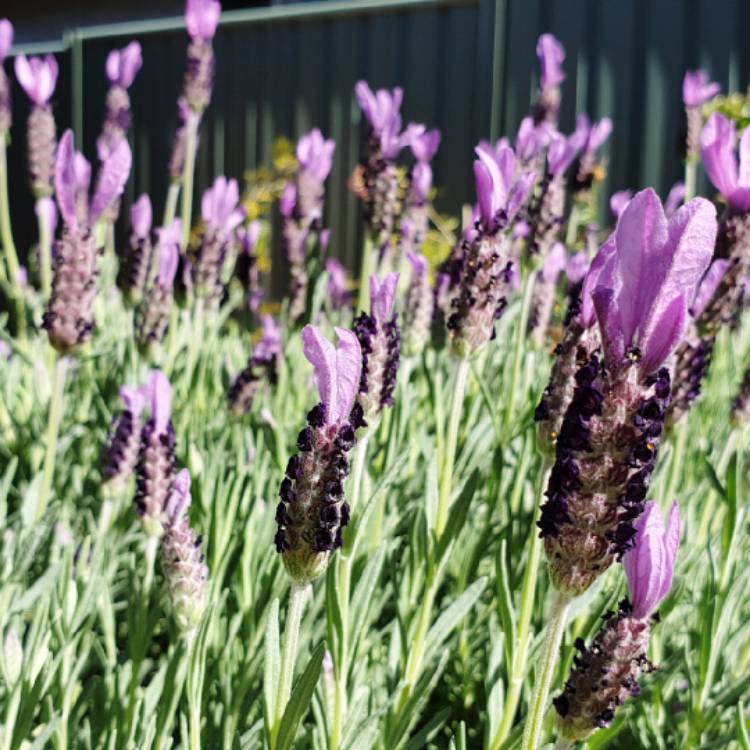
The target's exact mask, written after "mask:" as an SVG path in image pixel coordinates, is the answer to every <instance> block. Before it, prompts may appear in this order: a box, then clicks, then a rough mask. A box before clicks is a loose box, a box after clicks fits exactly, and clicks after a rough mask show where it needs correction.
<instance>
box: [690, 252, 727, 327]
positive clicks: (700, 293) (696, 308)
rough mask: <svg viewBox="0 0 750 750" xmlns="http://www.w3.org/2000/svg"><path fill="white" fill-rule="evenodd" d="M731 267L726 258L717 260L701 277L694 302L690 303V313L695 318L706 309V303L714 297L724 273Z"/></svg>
mask: <svg viewBox="0 0 750 750" xmlns="http://www.w3.org/2000/svg"><path fill="white" fill-rule="evenodd" d="M728 268H729V261H728V260H725V259H721V258H720V259H718V260H715V261H714V262H713V263H712V264H711V265H710V266H709V269H708V271H706V273H705V275H704V276H703V278H702V279H701V283H700V284H698V290H697V291H696V293H695V297H694V298H693V302H692V304H691V305H690V310H689V312H690V314H691V315H692V316H693V317H694V318H698V317H699V316H700V314H701V313H702V312H703V311H704V310H705V309H706V305H708V303H709V302H710V301H711V300H712V299H713V297H714V294H715V293H716V290H717V289H718V287H719V284H720V283H721V280H722V279H723V278H724V274H725V273H726V272H727V269H728Z"/></svg>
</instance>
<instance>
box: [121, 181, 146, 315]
mask: <svg viewBox="0 0 750 750" xmlns="http://www.w3.org/2000/svg"><path fill="white" fill-rule="evenodd" d="M151 225H152V211H151V200H150V198H149V197H148V195H146V194H145V193H144V194H143V195H141V196H140V198H138V200H137V201H135V203H133V205H132V206H131V208H130V238H129V240H128V244H127V245H126V246H125V249H124V252H123V255H122V258H121V261H120V267H119V270H118V272H117V285H118V287H119V288H120V290H121V291H122V293H123V295H124V297H125V299H126V300H127V301H128V303H130V304H131V305H136V304H138V303H139V302H140V301H141V299H143V295H144V293H145V291H146V286H147V284H148V281H149V275H150V272H151V256H152V254H153V248H152V245H151Z"/></svg>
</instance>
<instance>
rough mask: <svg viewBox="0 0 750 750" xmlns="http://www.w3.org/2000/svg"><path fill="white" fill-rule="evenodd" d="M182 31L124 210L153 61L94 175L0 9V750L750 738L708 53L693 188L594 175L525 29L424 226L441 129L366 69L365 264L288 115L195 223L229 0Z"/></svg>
mask: <svg viewBox="0 0 750 750" xmlns="http://www.w3.org/2000/svg"><path fill="white" fill-rule="evenodd" d="M185 23H186V30H187V37H186V47H187V67H186V71H185V76H184V85H183V88H182V91H181V92H180V93H179V95H178V93H177V92H175V96H176V98H178V108H179V114H180V123H181V124H180V127H179V128H178V131H177V133H176V134H175V137H174V143H173V149H172V151H171V154H170V157H169V162H168V164H165V165H164V168H165V169H167V170H168V174H169V177H170V180H169V182H170V185H169V189H168V193H167V195H166V196H160V195H154V194H153V193H149V192H145V193H142V194H140V195H138V197H137V199H136V200H135V201H134V202H133V203H132V205H129V203H128V202H127V201H129V200H131V198H130V196H131V195H132V193H133V192H134V191H128V190H126V185H127V182H128V180H131V174H130V172H131V165H132V164H136V165H138V164H139V162H138V149H139V148H141V147H142V144H140V143H131V141H130V130H129V129H130V124H131V120H132V117H133V112H137V109H134V110H133V111H131V108H130V94H129V89H130V87H131V85H132V84H133V82H134V79H135V77H136V75H138V76H139V77H140V79H139V81H138V85H139V86H148V83H149V76H150V75H151V71H153V70H154V67H155V66H157V65H158V64H159V61H158V60H154V59H149V56H148V55H146V54H145V53H142V51H141V48H140V45H139V42H138V40H132V41H130V42H129V43H128V44H127V45H126V46H123V47H121V48H118V49H115V50H113V51H112V52H111V54H110V55H109V56H108V58H107V62H106V68H105V69H104V70H102V71H101V76H102V80H103V81H105V82H106V83H107V85H108V93H107V98H106V102H98V103H96V104H95V106H97V107H100V109H99V110H97V111H103V112H104V122H103V125H102V128H101V132H100V134H99V137H98V139H97V141H96V146H97V148H96V154H95V156H96V157H97V159H98V166H96V167H95V168H94V170H93V180H92V167H91V164H90V162H89V161H88V159H89V158H91V157H92V154H87V155H84V154H82V153H79V152H77V151H76V149H75V145H74V134H73V133H72V131H65V132H63V133H61V135H60V137H59V140H58V137H57V129H56V126H55V120H54V105H55V104H56V101H55V98H54V95H53V93H54V89H55V80H56V75H57V63H56V62H55V60H54V58H51V57H50V58H46V59H40V58H31V59H27V58H25V57H23V56H21V55H18V56H16V57H15V61H14V65H13V66H11V65H10V64H9V61H8V60H6V58H7V57H8V56H9V51H10V46H11V41H12V36H13V30H12V26H11V24H10V22H9V21H5V20H2V21H0V156H2V159H0V242H1V243H2V256H1V258H0V261H1V262H0V293H2V295H3V305H2V306H1V307H0V310H1V312H0V320H1V321H2V329H1V330H0V391H1V393H2V398H1V399H0V456H2V461H0V526H2V534H0V559H2V565H1V566H0V750H6V749H7V750H11V749H12V750H16V749H17V748H29V749H30V750H31V749H33V748H38V747H47V746H52V747H54V748H58V749H59V750H64V749H66V748H79V747H80V748H120V747H122V748H164V750H166V748H170V747H173V748H177V747H181V748H189V750H198V749H199V748H206V749H209V748H219V747H224V748H268V749H269V750H292V749H293V748H297V749H298V750H301V749H302V748H316V749H319V750H324V749H325V750H369V749H370V748H379V749H380V748H382V749H384V750H417V749H418V748H451V749H454V750H468V749H469V748H485V749H486V750H503V749H507V750H510V748H521V749H522V750H536V749H537V748H539V747H542V746H543V745H544V744H545V743H554V745H553V746H555V747H557V748H560V749H561V750H562V749H563V748H571V747H574V746H581V747H582V746H583V744H582V743H587V746H588V747H589V748H591V750H595V749H596V748H603V747H612V748H635V747H642V748H647V747H648V748H650V747H658V748H682V747H684V748H713V747H727V748H729V747H740V748H746V747H750V739H748V735H749V734H750V727H749V725H748V719H747V717H746V701H747V695H748V691H749V690H750V678H748V673H749V669H748V667H749V662H750V647H749V644H750V629H749V627H748V624H747V622H748V619H749V618H750V597H749V596H748V594H747V590H748V571H747V569H746V568H747V566H743V564H742V563H743V561H744V559H745V558H746V557H747V553H748V543H747V538H746V536H745V532H746V528H747V509H746V505H747V503H746V501H745V492H744V488H745V487H746V486H747V468H746V467H747V442H746V425H747V422H748V419H749V418H750V406H749V404H750V375H749V374H748V372H750V368H748V367H747V358H748V353H749V352H750V338H749V337H748V327H747V313H746V310H745V308H746V300H747V294H746V289H747V284H748V278H747V277H748V273H750V266H749V265H748V257H749V256H748V246H749V243H750V235H749V234H748V232H749V231H750V223H748V216H749V215H750V214H749V213H748V212H749V211H750V130H748V129H745V130H744V131H743V132H739V130H740V126H741V124H742V123H740V126H738V124H737V123H736V122H735V121H734V120H733V119H732V118H731V117H730V116H729V113H728V112H727V111H726V109H723V110H722V109H721V108H720V105H719V104H717V103H716V101H715V97H716V95H717V93H718V87H717V86H716V85H715V84H712V83H711V82H710V78H709V76H708V74H707V73H705V72H703V71H698V72H689V73H688V74H687V75H686V78H685V86H684V91H683V95H684V104H685V107H686V126H687V137H688V142H687V146H688V148H687V159H686V164H685V167H686V171H685V182H684V183H678V184H677V185H676V186H675V187H674V188H673V189H672V191H671V192H670V193H669V195H668V196H666V198H665V200H664V202H662V199H661V198H660V197H659V196H658V195H657V194H656V192H655V191H654V190H652V189H651V188H649V187H648V186H630V188H628V187H627V186H616V187H618V188H621V189H620V190H618V191H617V192H616V193H615V194H613V195H612V196H611V200H607V197H608V196H604V195H603V189H604V185H605V183H604V181H603V175H604V173H605V171H606V164H607V149H608V138H609V136H610V132H611V131H612V123H611V121H610V120H609V119H608V118H606V117H603V118H601V119H599V120H596V121H594V120H593V119H591V118H590V117H589V116H588V115H587V114H585V113H579V114H578V117H577V118H576V120H575V129H574V130H573V131H572V132H568V133H564V132H562V130H561V122H563V121H564V120H565V117H564V116H563V117H562V118H561V113H564V112H565V111H566V110H565V108H564V107H562V108H561V105H562V104H563V96H565V95H566V89H565V85H566V84H565V82H566V75H570V71H568V73H567V74H566V70H565V60H566V56H565V50H564V49H563V47H562V45H561V43H560V42H559V41H558V40H557V39H555V38H554V37H553V36H551V35H550V34H544V35H542V37H541V38H540V40H539V44H538V47H537V53H538V56H539V62H540V76H539V91H538V92H537V93H536V94H535V95H534V96H533V97H532V102H531V103H530V111H529V113H528V115H527V116H526V117H524V118H523V119H522V120H521V122H520V123H518V130H517V132H515V133H514V135H513V138H512V140H510V139H509V138H501V139H499V140H498V141H497V142H494V143H491V142H489V141H482V142H480V143H479V144H477V146H476V148H475V150H474V152H473V154H472V152H470V151H468V150H467V153H466V155H465V156H466V168H467V174H471V173H472V170H473V175H474V179H475V194H474V195H467V196H465V200H466V201H467V206H466V210H462V207H460V206H454V213H455V214H459V213H462V214H463V216H464V217H465V220H464V221H463V222H458V221H453V223H451V222H449V221H444V220H443V218H442V217H441V216H440V215H439V214H437V213H436V211H435V207H434V205H433V199H434V197H435V196H436V195H440V192H441V189H442V188H443V184H442V182H441V174H440V169H439V165H440V161H439V159H438V160H435V157H436V155H437V153H438V150H439V148H440V146H441V134H440V132H439V131H437V130H436V129H433V128H431V127H430V124H429V123H427V124H421V123H407V124H406V125H404V123H403V121H402V115H401V109H402V105H404V100H405V99H406V100H407V102H408V97H409V92H408V91H406V92H405V91H403V90H402V89H400V88H392V89H373V88H371V87H370V86H369V85H368V84H367V83H366V82H365V81H360V82H359V83H357V84H356V89H355V90H354V91H353V92H352V102H351V104H352V106H355V107H356V106H360V107H361V109H362V112H363V125H362V132H361V133H356V132H354V133H352V135H351V138H352V139H354V138H357V137H360V138H361V142H362V144H363V150H362V160H361V164H360V166H359V168H358V169H357V171H356V173H355V174H354V175H352V177H351V179H350V181H349V182H350V186H351V187H352V189H353V192H354V193H355V194H356V196H357V197H358V198H359V200H360V202H361V207H362V216H363V229H364V233H363V237H362V238H361V247H360V248H359V250H360V251H361V258H362V261H363V262H362V268H361V269H360V273H359V278H357V277H355V276H353V275H352V271H353V270H354V269H347V268H345V267H344V265H343V264H342V263H341V262H340V260H339V259H337V258H335V257H333V256H332V255H331V253H330V250H329V247H330V245H329V240H330V232H329V230H328V229H327V228H326V227H327V224H326V219H327V218H328V209H327V191H328V190H329V188H330V186H331V184H333V183H334V181H335V180H340V179H341V175H340V172H338V171H336V170H335V169H334V163H335V160H336V158H337V153H338V150H337V144H336V143H334V141H333V140H331V139H329V138H326V137H325V136H324V134H323V132H321V130H319V129H317V128H313V129H311V130H309V132H307V133H304V134H302V135H301V137H300V138H299V140H298V141H297V142H296V144H294V143H290V145H289V149H288V153H287V155H286V162H285V163H284V166H283V168H280V169H278V170H276V171H272V170H269V174H271V175H272V176H271V178H268V176H267V175H266V177H263V176H262V175H261V174H260V172H258V173H255V174H254V176H253V178H252V180H251V181H250V184H248V185H247V186H245V188H244V190H243V187H242V186H241V184H240V183H239V182H238V181H237V180H238V177H240V175H239V174H236V175H234V176H233V177H232V176H227V175H215V176H214V175H212V176H211V187H210V188H209V189H208V190H207V191H206V192H205V193H204V194H203V196H201V201H200V211H199V212H197V213H196V214H195V215H193V213H194V212H193V174H194V170H195V157H196V146H197V142H198V138H199V136H200V135H201V122H202V118H203V115H204V113H205V111H206V110H207V108H208V107H210V106H211V96H212V90H213V78H214V73H215V71H219V70H221V67H220V66H219V67H217V66H216V60H215V54H214V49H213V42H212V40H213V38H214V35H215V33H216V31H217V27H218V26H219V24H220V7H219V4H218V3H217V2H216V1H215V0H188V2H187V8H186V17H185ZM14 72H15V76H16V78H17V79H18V81H19V83H20V84H21V86H22V87H23V89H24V90H25V92H26V94H27V95H28V97H29V99H30V109H29V112H28V113H27V112H24V113H23V115H21V116H28V137H27V138H26V142H24V143H12V144H10V143H9V142H8V138H7V134H8V132H9V125H10V118H11V114H12V113H11V111H10V97H9V91H10V83H11V81H12V76H13V75H14ZM677 95H678V96H679V92H678V94H677ZM87 106H88V104H87ZM92 106H93V105H92ZM404 106H405V105H404ZM714 110H717V111H714ZM405 111H406V110H405ZM571 114H572V113H571ZM16 115H17V116H18V113H16ZM514 125H515V123H514ZM79 135H80V134H79ZM203 137H206V134H205V133H204V134H203ZM446 142H450V139H447V140H446ZM8 148H13V149H19V151H21V152H24V153H27V154H28V174H27V175H26V176H24V175H11V176H10V177H12V180H11V182H10V183H9V175H8V173H7V160H6V158H5V156H6V151H7V149H8ZM165 160H166V157H165ZM701 162H702V164H703V165H704V167H705V171H706V172H707V175H708V177H709V179H710V181H711V183H712V185H713V187H714V188H715V189H716V190H717V191H720V193H721V195H722V198H721V199H720V200H714V199H715V198H716V196H715V195H707V196H705V197H696V195H695V191H696V185H697V184H698V183H697V181H696V170H697V168H698V166H699V163H701ZM138 177H139V182H138V186H139V188H140V187H141V181H140V180H141V179H142V178H141V177H140V175H138ZM24 179H27V181H30V182H31V187H32V190H33V193H34V197H35V200H36V214H37V217H38V221H39V246H38V253H37V251H36V249H35V248H20V251H21V252H20V258H21V259H22V260H24V261H25V259H26V258H29V259H31V261H32V262H30V264H29V265H30V268H31V269H32V270H33V271H38V273H29V274H26V273H25V269H24V267H22V265H21V262H20V260H19V255H18V252H17V249H16V247H15V245H14V243H13V235H12V223H11V221H10V218H11V216H13V218H14V219H15V218H16V217H15V214H11V212H10V209H12V208H13V207H14V205H13V204H14V200H13V196H14V191H17V190H20V189H22V187H19V185H20V186H22V185H23V181H24ZM264 180H265V181H264ZM9 184H11V185H12V186H13V191H11V192H10V193H9V191H8V190H7V186H8V185H9ZM259 195H263V196H265V198H264V199H263V200H261V199H259V198H258V196H259ZM269 196H270V197H269ZM180 198H181V199H182V200H181V201H180ZM121 202H122V209H123V210H122V211H121V210H120V208H121V206H120V203H121ZM276 203H277V204H278V205H275V204H276ZM271 204H274V205H273V208H272V207H271ZM604 205H607V206H608V210H607V211H606V212H605V211H601V210H600V209H601V206H604ZM610 206H611V211H610V210H609V207H610ZM178 209H179V212H178ZM276 211H277V212H278V216H277V215H275V214H274V212H276ZM58 213H59V221H58ZM178 213H179V215H178ZM19 220H20V219H19ZM58 225H59V226H58ZM120 225H122V226H120ZM116 228H117V229H116ZM454 229H455V231H454ZM435 232H437V234H439V235H440V237H441V238H442V239H441V242H442V243H443V245H444V246H445V247H444V250H445V251H446V252H445V253H444V256H445V257H441V258H438V257H437V253H436V252H435V246H434V240H433V238H434V233H435ZM274 234H275V236H274ZM34 258H38V262H35V261H33V259H34ZM271 263H273V264H277V268H278V267H279V266H280V267H282V268H286V269H287V271H288V273H287V275H286V280H287V281H288V284H287V290H288V293H287V296H286V298H285V299H283V300H281V301H280V304H279V300H275V299H274V298H273V295H272V294H271V293H270V285H269V283H268V281H269V278H268V271H269V268H270V265H271ZM743 373H744V374H743ZM677 502H679V505H678V504H677ZM678 508H679V510H678ZM665 513H666V518H667V520H666V521H665V520H664V518H665ZM547 746H548V747H549V746H550V745H547Z"/></svg>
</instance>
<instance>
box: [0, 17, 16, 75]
mask: <svg viewBox="0 0 750 750" xmlns="http://www.w3.org/2000/svg"><path fill="white" fill-rule="evenodd" d="M12 45H13V24H12V23H11V22H10V21H9V20H8V19H7V18H0V65H2V64H3V63H4V62H5V58H6V57H7V56H8V52H10V48H11V46H12Z"/></svg>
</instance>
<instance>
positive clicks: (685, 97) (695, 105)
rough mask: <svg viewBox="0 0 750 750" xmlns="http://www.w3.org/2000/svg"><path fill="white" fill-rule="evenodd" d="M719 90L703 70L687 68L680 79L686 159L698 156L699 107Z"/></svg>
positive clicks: (694, 159)
mask: <svg viewBox="0 0 750 750" xmlns="http://www.w3.org/2000/svg"><path fill="white" fill-rule="evenodd" d="M720 90H721V86H719V84H718V83H711V82H710V80H709V77H708V73H706V71H705V70H688V71H687V72H686V73H685V78H684V79H683V81H682V101H683V102H684V104H685V113H686V115H687V140H686V144H685V145H686V148H685V151H686V155H687V159H688V161H691V162H695V161H698V159H699V157H700V133H701V127H703V113H702V112H701V108H702V107H703V105H704V104H705V103H706V102H708V101H709V100H711V99H713V98H714V97H715V96H716V95H717V94H718V93H719V91H720Z"/></svg>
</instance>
